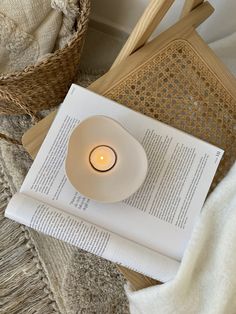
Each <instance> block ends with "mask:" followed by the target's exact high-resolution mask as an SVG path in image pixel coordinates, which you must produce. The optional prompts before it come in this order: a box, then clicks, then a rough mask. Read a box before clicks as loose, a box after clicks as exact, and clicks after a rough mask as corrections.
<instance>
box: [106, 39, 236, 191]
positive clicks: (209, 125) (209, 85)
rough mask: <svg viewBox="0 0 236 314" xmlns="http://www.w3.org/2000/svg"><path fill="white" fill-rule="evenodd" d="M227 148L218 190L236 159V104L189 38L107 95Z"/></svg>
mask: <svg viewBox="0 0 236 314" xmlns="http://www.w3.org/2000/svg"><path fill="white" fill-rule="evenodd" d="M105 96H106V97H108V98H110V99H113V100H116V101H117V102H119V103H121V104H123V105H126V106H128V107H130V108H132V109H134V110H136V111H139V112H141V113H143V114H146V115H148V116H151V117H153V118H155V119H158V120H159V121H162V122H164V123H166V124H169V125H171V126H173V127H175V128H177V129H180V130H183V131H185V132H187V133H189V134H191V135H193V136H195V137H198V138H200V139H202V140H204V141H207V142H209V143H212V144H214V145H216V146H218V147H220V148H223V149H224V150H225V154H224V157H223V160H222V161H221V163H220V166H219V168H218V171H217V174H216V176H215V180H214V182H213V184H212V187H214V186H215V185H216V184H217V183H218V182H219V181H220V180H221V179H222V178H223V176H224V175H225V174H226V172H227V171H228V170H229V169H230V167H231V165H232V164H233V162H234V160H235V158H236V134H235V130H236V101H235V99H234V98H233V97H232V96H231V94H230V93H229V92H228V91H227V90H226V89H225V88H224V86H223V85H222V83H221V82H220V80H219V79H218V78H217V77H216V76H215V75H214V73H213V72H212V70H211V69H210V68H209V66H208V65H207V64H206V63H205V62H204V61H203V60H202V58H201V57H200V56H199V55H198V54H197V52H196V51H195V50H194V48H193V47H192V46H191V45H190V44H189V43H188V42H187V41H185V40H175V41H172V42H171V43H170V44H169V45H167V46H166V47H165V48H163V49H162V51H161V52H158V53H157V54H156V55H155V56H154V57H152V58H151V59H149V60H148V61H147V62H145V63H144V64H143V65H142V66H141V67H139V68H137V69H136V70H135V71H134V72H132V73H131V74H130V75H128V76H127V77H126V78H125V79H123V81H122V82H118V83H117V84H116V85H115V86H114V87H112V88H111V89H110V90H109V91H108V92H107V93H106V94H105Z"/></svg>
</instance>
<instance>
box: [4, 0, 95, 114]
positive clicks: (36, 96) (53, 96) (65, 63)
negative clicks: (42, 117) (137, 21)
mask: <svg viewBox="0 0 236 314" xmlns="http://www.w3.org/2000/svg"><path fill="white" fill-rule="evenodd" d="M78 2H79V4H78V5H79V8H80V10H79V12H80V14H79V16H78V18H77V30H76V33H75V34H74V36H73V38H72V40H71V41H70V42H69V43H68V44H67V45H66V46H65V47H64V48H63V49H58V50H57V51H56V52H55V53H53V54H52V55H51V56H50V57H49V58H47V59H46V60H44V61H42V62H40V63H38V64H36V65H32V66H29V67H26V68H25V69H24V70H23V71H21V72H15V73H11V74H9V75H6V76H0V114H22V113H26V114H29V115H31V116H32V117H33V116H34V115H35V113H36V112H37V111H39V110H41V109H46V108H50V107H53V106H56V105H58V104H59V103H60V102H61V101H62V100H63V98H64V97H65V94H66V92H67V90H68V88H69V86H70V85H71V83H72V81H73V79H74V78H75V75H76V72H77V70H78V64H79V60H80V55H81V51H82V47H83V39H84V34H85V32H86V29H87V24H88V16H89V11H90V10H89V9H90V1H89V0H79V1H78Z"/></svg>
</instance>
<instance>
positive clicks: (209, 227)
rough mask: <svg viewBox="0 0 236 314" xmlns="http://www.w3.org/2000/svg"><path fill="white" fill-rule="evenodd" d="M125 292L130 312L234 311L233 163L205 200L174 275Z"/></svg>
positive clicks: (235, 181)
mask: <svg viewBox="0 0 236 314" xmlns="http://www.w3.org/2000/svg"><path fill="white" fill-rule="evenodd" d="M127 295H128V298H129V302H130V311H131V313H132V314H141V313H145V314H152V313H155V314H167V313H168V314H170V313H172V314H203V313H204V314H206V313H207V314H235V313H236V163H235V165H234V166H233V168H232V169H231V171H230V172H229V173H228V175H227V176H226V177H225V179H224V180H223V181H222V182H221V183H220V184H219V185H218V186H217V188H216V189H215V190H214V191H213V193H212V194H211V195H210V196H209V198H208V200H207V201H206V203H205V206H204V208H203V210H202V214H201V215H200V217H199V220H198V222H197V224H196V227H195V229H194V232H193V234H192V237H191V239H190V242H189V245H188V247H187V249H186V251H185V255H184V257H183V260H182V263H181V266H180V269H179V272H178V274H177V276H176V277H175V279H173V280H172V281H170V282H168V283H165V284H163V285H158V286H153V287H149V288H146V289H143V290H139V291H135V292H134V291H133V292H132V289H131V287H127Z"/></svg>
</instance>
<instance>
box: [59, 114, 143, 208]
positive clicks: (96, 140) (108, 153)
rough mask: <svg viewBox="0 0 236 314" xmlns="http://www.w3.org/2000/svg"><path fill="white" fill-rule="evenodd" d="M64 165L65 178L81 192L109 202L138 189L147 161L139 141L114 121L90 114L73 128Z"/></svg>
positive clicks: (89, 196) (91, 197)
mask: <svg viewBox="0 0 236 314" xmlns="http://www.w3.org/2000/svg"><path fill="white" fill-rule="evenodd" d="M65 168H66V174H67V177H68V179H69V181H70V182H71V184H72V185H73V186H74V187H75V188H76V190H77V191H79V192H80V193H81V194H82V195H84V196H86V197H88V198H90V199H93V200H96V201H99V202H104V203H113V202H119V201H122V200H124V199H126V198H128V197H129V196H131V195H132V194H133V193H134V192H136V191H137V190H138V188H139V187H140V186H141V185H142V183H143V181H144V179H145V177H146V174H147V169H148V161H147V156H146V153H145V151H144V149H143V147H142V145H141V144H140V143H139V142H138V141H137V140H136V139H135V138H134V137H133V136H132V135H131V134H130V133H129V132H128V131H127V130H125V129H124V128H123V127H122V126H121V125H120V124H119V123H118V122H116V121H115V120H113V119H111V118H108V117H105V116H93V117H90V118H88V119H86V120H84V121H82V122H81V123H80V124H79V125H78V126H77V127H76V128H75V129H74V130H73V132H72V134H71V136H70V139H69V144H68V152H67V157H66V163H65Z"/></svg>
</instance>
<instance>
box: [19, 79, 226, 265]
mask: <svg viewBox="0 0 236 314" xmlns="http://www.w3.org/2000/svg"><path fill="white" fill-rule="evenodd" d="M93 115H105V116H108V117H111V118H113V119H115V120H117V121H118V122H119V123H120V124H121V125H122V126H123V127H125V128H126V129H127V130H128V131H129V132H130V133H131V134H132V135H133V136H134V137H136V139H137V140H138V141H139V142H140V143H141V144H142V145H143V147H144V149H145V151H146V153H147V157H148V163H149V169H148V174H147V177H146V180H145V182H144V184H143V185H142V187H141V188H140V189H139V190H138V191H137V192H136V193H135V194H134V195H133V196H131V197H130V198H128V199H127V200H125V201H123V202H119V203H114V204H101V203H98V202H95V201H92V200H89V199H86V198H85V197H83V196H82V195H80V194H79V193H78V191H76V190H75V188H74V187H73V186H72V185H71V184H70V182H69V181H68V179H67V177H66V174H65V169H64V162H65V156H66V151H67V143H68V139H69V135H70V134H71V132H72V130H73V129H74V128H75V126H76V125H78V124H79V122H80V121H82V120H84V119H86V118H88V117H90V116H93ZM222 154H223V151H222V150H221V149H219V148H217V147H215V146H213V145H210V144H208V143H205V142H203V141H201V140H199V139H196V138H194V137H192V136H191V135H188V134H185V133H184V132H182V131H179V130H177V129H174V128H172V127H170V126H168V125H165V124H163V123H161V122H159V121H156V120H154V119H151V118H149V117H146V116H144V115H142V114H140V113H138V112H135V111H133V110H130V109H128V108H126V107H124V106H122V105H119V104H117V103H115V102H113V101H111V100H109V99H106V98H104V97H102V96H99V95H97V94H95V93H93V92H91V91H88V90H86V89H84V88H82V87H79V86H76V85H72V87H71V89H70V91H69V93H68V95H67V97H66V98H65V100H64V103H63V104H62V105H61V108H60V110H59V112H58V114H57V116H56V118H55V121H54V122H53V125H52V127H51V128H50V130H49V133H48V135H47V137H46V139H45V141H44V143H43V145H42V147H41V149H40V151H39V153H38V155H37V157H36V160H35V162H34V163H33V165H32V167H31V169H30V171H29V173H28V175H27V177H26V179H25V181H24V183H23V185H22V188H21V192H22V193H24V194H26V195H31V196H32V197H34V198H35V199H38V200H40V201H44V202H45V203H47V204H49V205H51V206H53V207H56V208H58V209H61V210H63V211H65V212H68V213H71V214H73V215H77V216H78V217H80V218H82V219H85V220H86V221H88V222H90V223H93V224H96V225H97V226H100V227H102V228H105V229H106V230H109V231H111V232H113V233H115V234H117V235H120V236H122V237H124V238H126V239H129V240H132V241H134V242H136V243H139V244H140V245H143V246H145V247H147V248H149V249H151V250H154V251H157V252H159V253H161V254H163V255H165V256H169V257H171V258H173V259H175V260H178V261H179V260H181V258H182V256H183V252H184V249H185V247H186V244H187V242H188V240H189V237H190V234H191V232H192V228H193V225H194V223H195V220H196V217H197V215H198V214H199V212H200V210H201V208H202V206H203V203H204V200H205V197H206V195H207V192H208V189H209V187H210V184H211V182H212V179H213V177H214V174H215V171H216V169H217V166H218V164H219V161H220V159H221V157H222Z"/></svg>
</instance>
